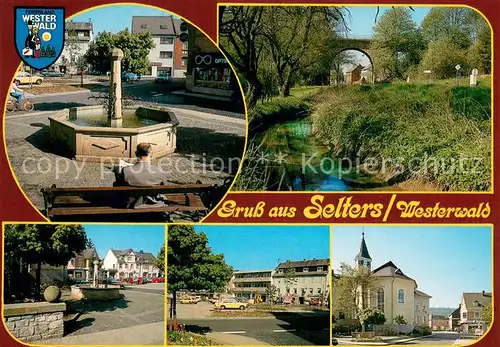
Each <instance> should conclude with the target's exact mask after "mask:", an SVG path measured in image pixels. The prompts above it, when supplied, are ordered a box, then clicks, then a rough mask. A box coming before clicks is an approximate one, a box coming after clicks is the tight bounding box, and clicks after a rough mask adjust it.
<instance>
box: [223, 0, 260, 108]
mask: <svg viewBox="0 0 500 347" xmlns="http://www.w3.org/2000/svg"><path fill="white" fill-rule="evenodd" d="M219 11H220V12H219V16H220V17H219V23H220V25H219V27H220V28H219V47H220V49H221V50H222V52H224V54H225V55H226V56H227V57H228V58H229V60H230V61H231V63H232V64H233V65H234V67H235V68H236V70H238V73H240V74H241V75H243V77H244V78H245V80H246V83H247V91H246V100H247V103H248V105H249V106H254V105H255V104H256V103H257V100H258V99H259V97H260V95H261V93H262V82H261V81H260V80H259V77H258V73H259V58H260V56H261V53H262V49H263V48H264V38H263V36H262V32H261V22H262V15H263V12H264V7H259V6H221V8H220V9H219Z"/></svg>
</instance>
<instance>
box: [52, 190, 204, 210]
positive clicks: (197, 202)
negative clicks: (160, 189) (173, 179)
mask: <svg viewBox="0 0 500 347" xmlns="http://www.w3.org/2000/svg"><path fill="white" fill-rule="evenodd" d="M187 195H188V197H189V202H190V205H191V206H204V204H203V201H202V200H201V198H200V197H199V196H198V195H196V194H193V193H188V194H187ZM167 201H168V202H167V204H172V203H174V204H178V205H185V203H186V197H185V196H184V194H169V195H168V196H167ZM68 205H76V206H83V205H89V206H91V205H99V206H102V203H99V202H92V200H89V199H85V198H83V197H80V196H67V195H64V196H57V197H56V198H55V199H54V203H53V208H56V207H66V206H68Z"/></svg>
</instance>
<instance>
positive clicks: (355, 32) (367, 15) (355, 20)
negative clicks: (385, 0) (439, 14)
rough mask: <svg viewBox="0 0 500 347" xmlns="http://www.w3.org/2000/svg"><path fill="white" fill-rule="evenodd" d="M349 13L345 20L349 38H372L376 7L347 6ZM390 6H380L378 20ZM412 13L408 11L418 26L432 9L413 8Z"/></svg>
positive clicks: (426, 7)
mask: <svg viewBox="0 0 500 347" xmlns="http://www.w3.org/2000/svg"><path fill="white" fill-rule="evenodd" d="M347 8H348V9H349V12H350V16H349V17H348V18H347V26H348V27H349V29H351V30H350V32H349V35H350V36H372V35H373V26H374V25H375V15H376V14H377V7H376V6H362V7H361V6H349V7H347ZM391 8H392V7H391V6H380V12H379V14H378V19H377V20H380V17H381V16H382V15H383V14H384V12H386V11H387V10H389V9H391ZM412 8H413V10H414V11H410V13H411V16H412V18H413V20H414V21H415V22H416V23H417V25H418V26H420V23H421V22H422V20H423V19H424V17H425V16H426V15H427V13H428V12H429V11H430V10H431V8H432V7H428V6H425V7H424V6H422V7H420V6H413V7H412Z"/></svg>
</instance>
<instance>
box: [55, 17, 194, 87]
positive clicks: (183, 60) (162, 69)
mask: <svg viewBox="0 0 500 347" xmlns="http://www.w3.org/2000/svg"><path fill="white" fill-rule="evenodd" d="M180 24H181V21H180V20H179V19H176V18H174V17H172V16H134V17H132V33H136V34H137V33H143V32H149V33H150V34H151V37H152V39H153V41H154V43H155V47H154V48H153V49H151V50H150V52H149V56H148V58H149V70H148V72H147V73H146V74H145V76H151V77H156V76H158V75H162V74H168V75H170V76H172V77H185V76H186V71H187V56H188V43H187V42H181V40H180V39H179V34H180ZM65 30H66V32H65V40H66V44H65V45H64V49H63V52H62V53H61V56H60V57H59V58H58V60H57V61H56V63H55V64H54V65H53V68H54V69H56V70H59V71H61V72H63V73H66V72H71V73H75V72H76V68H75V63H76V61H77V60H78V59H79V57H81V56H83V55H84V54H85V53H86V52H87V50H88V49H89V45H90V43H91V42H92V41H94V38H95V34H94V26H93V23H92V21H91V20H90V19H89V21H88V22H75V21H69V22H67V23H66V27H65Z"/></svg>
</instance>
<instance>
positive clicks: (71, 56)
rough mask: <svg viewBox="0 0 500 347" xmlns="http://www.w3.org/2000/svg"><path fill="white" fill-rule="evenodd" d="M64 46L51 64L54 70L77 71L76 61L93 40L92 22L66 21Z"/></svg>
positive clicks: (85, 51)
mask: <svg viewBox="0 0 500 347" xmlns="http://www.w3.org/2000/svg"><path fill="white" fill-rule="evenodd" d="M65 31H66V32H65V42H64V48H63V51H62V53H61V55H60V56H59V58H58V59H57V61H56V62H55V63H54V65H52V68H54V70H58V71H60V72H63V73H77V68H76V62H77V61H78V59H79V58H80V57H82V56H83V55H85V53H87V50H88V49H89V45H90V43H91V42H92V41H94V28H93V24H92V22H90V21H89V22H74V21H68V22H66V27H65Z"/></svg>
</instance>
